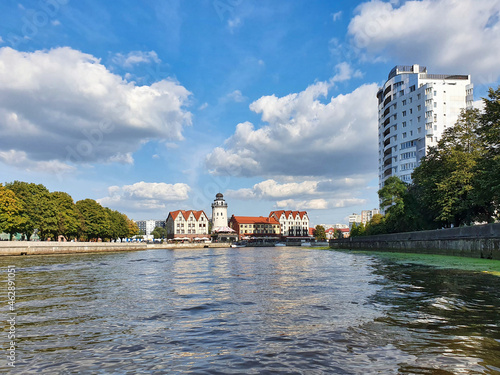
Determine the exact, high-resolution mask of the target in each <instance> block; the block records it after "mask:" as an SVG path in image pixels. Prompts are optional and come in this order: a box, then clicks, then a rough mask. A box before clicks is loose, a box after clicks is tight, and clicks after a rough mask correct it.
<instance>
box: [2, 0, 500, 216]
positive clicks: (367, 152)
mask: <svg viewBox="0 0 500 375" xmlns="http://www.w3.org/2000/svg"><path fill="white" fill-rule="evenodd" d="M499 14H500V0H461V1H455V0H422V1H398V0H394V1H376V0H373V1H300V0H296V1H285V0H275V1H272V2H266V1H252V0H207V1H203V0H200V1H153V0H142V1H139V0H136V1H132V0H129V1H120V2H110V1H92V0H89V1H85V2H80V1H75V0H37V1H21V2H18V3H15V2H2V3H1V4H0V19H1V22H0V181H3V182H9V181H13V180H22V181H29V182H36V183H42V184H44V185H45V186H47V187H48V188H49V190H51V191H66V192H68V193H69V194H71V195H72V197H73V198H74V199H75V201H76V200H79V199H84V198H93V199H96V200H98V201H99V202H101V204H103V205H105V206H108V207H111V208H113V209H117V210H120V211H121V212H124V213H126V214H127V215H128V216H129V217H131V218H133V219H136V220H140V219H150V218H151V219H162V218H166V216H167V215H168V212H169V211H173V210H177V209H197V210H200V209H202V210H205V211H206V212H207V214H208V215H209V216H210V214H211V209H210V204H211V202H212V201H213V200H214V198H215V194H216V193H217V192H219V191H220V192H222V193H223V194H224V195H225V197H226V200H227V202H228V205H229V214H237V215H249V216H250V215H255V216H259V215H264V216H266V215H268V214H269V212H270V211H271V210H276V209H293V210H296V209H298V210H307V211H308V213H309V216H310V219H311V222H312V224H319V223H330V224H331V223H346V222H347V216H348V215H349V214H350V213H353V212H360V211H361V210H363V209H371V208H375V207H377V206H378V200H377V186H378V181H377V103H376V98H375V94H376V91H377V88H378V87H379V86H381V85H382V84H383V83H384V82H385V80H386V78H387V74H388V73H389V71H390V69H391V68H392V67H393V66H395V65H411V64H420V65H424V66H427V67H428V70H429V72H431V73H450V74H451V73H453V74H471V76H472V81H473V83H474V85H475V99H476V100H479V99H480V98H481V97H484V96H485V95H486V92H487V88H488V87H490V86H495V87H496V86H497V85H498V84H499V76H500V49H499V48H498V46H499V45H500V23H499Z"/></svg>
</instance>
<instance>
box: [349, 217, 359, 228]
mask: <svg viewBox="0 0 500 375" xmlns="http://www.w3.org/2000/svg"><path fill="white" fill-rule="evenodd" d="M353 224H361V215H360V214H352V215H349V229H352V226H353Z"/></svg>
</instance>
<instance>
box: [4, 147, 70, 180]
mask: <svg viewBox="0 0 500 375" xmlns="http://www.w3.org/2000/svg"><path fill="white" fill-rule="evenodd" d="M0 162H2V163H4V164H7V165H10V166H13V167H16V168H19V169H21V170H24V171H26V172H39V173H49V174H55V175H63V174H66V173H69V172H73V171H74V170H75V167H73V166H71V165H68V164H65V163H62V162H60V161H58V160H49V161H33V160H30V159H28V156H27V154H26V152H24V151H16V150H8V151H0Z"/></svg>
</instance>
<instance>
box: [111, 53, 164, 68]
mask: <svg viewBox="0 0 500 375" xmlns="http://www.w3.org/2000/svg"><path fill="white" fill-rule="evenodd" d="M112 61H113V63H115V64H117V65H120V66H122V67H124V68H131V67H133V66H134V65H138V64H150V63H152V62H154V63H157V64H159V63H160V62H161V60H160V59H159V58H158V55H157V54H156V52H155V51H148V52H145V51H132V52H129V53H128V54H126V55H123V54H121V53H117V54H116V55H115V56H114V57H113V59H112Z"/></svg>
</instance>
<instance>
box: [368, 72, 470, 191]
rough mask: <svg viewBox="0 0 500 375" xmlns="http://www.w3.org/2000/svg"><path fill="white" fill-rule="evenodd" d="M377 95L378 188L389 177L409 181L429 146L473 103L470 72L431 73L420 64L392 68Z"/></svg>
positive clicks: (433, 144) (435, 142)
mask: <svg viewBox="0 0 500 375" xmlns="http://www.w3.org/2000/svg"><path fill="white" fill-rule="evenodd" d="M377 98H378V141H379V155H378V157H379V187H380V188H382V187H383V186H384V182H385V180H386V179H387V178H389V177H390V176H397V177H399V178H400V179H401V180H402V181H404V182H411V173H412V172H413V170H414V169H415V167H417V166H418V164H419V160H420V159H421V158H422V157H423V156H425V155H426V153H427V149H428V147H429V146H435V145H436V144H437V141H438V139H439V138H440V137H441V135H442V134H443V132H444V131H445V130H446V128H448V127H450V126H453V125H455V123H456V121H457V119H458V117H459V115H460V111H461V110H462V109H465V108H471V107H472V101H473V85H472V84H471V79H470V75H449V74H429V73H427V68H426V67H423V66H419V65H413V66H396V67H395V68H394V69H392V70H391V72H390V73H389V77H388V79H387V82H386V83H385V84H384V86H383V87H382V88H381V89H380V90H379V91H378V93H377Z"/></svg>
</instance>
